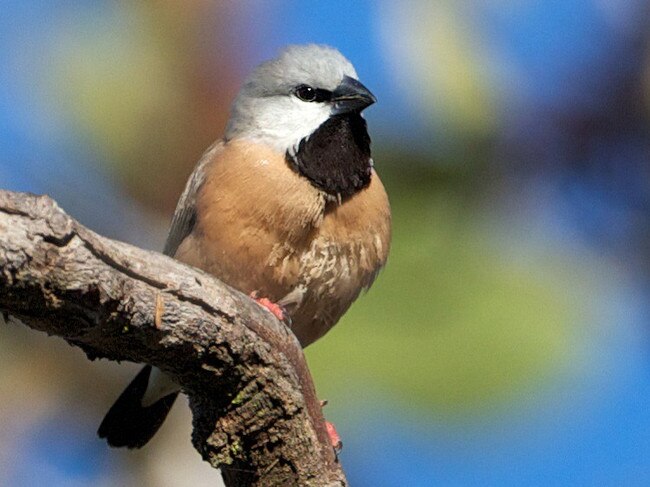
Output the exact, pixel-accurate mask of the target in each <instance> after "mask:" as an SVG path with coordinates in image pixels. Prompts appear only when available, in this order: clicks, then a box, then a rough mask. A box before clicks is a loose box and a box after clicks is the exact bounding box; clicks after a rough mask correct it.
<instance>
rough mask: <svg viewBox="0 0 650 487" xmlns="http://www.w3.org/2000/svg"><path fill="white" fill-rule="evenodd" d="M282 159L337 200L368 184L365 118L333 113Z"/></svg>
mask: <svg viewBox="0 0 650 487" xmlns="http://www.w3.org/2000/svg"><path fill="white" fill-rule="evenodd" d="M286 158H287V162H288V163H289V165H290V166H291V167H292V169H294V170H295V171H296V172H298V173H299V174H300V175H301V176H303V177H305V178H307V179H308V180H309V181H310V182H311V184H312V185H314V186H315V187H316V188H318V189H320V190H321V191H324V192H325V193H327V194H329V195H331V196H332V197H334V198H337V199H339V200H340V199H342V198H347V197H349V196H352V195H353V194H355V193H356V192H358V191H360V190H361V189H363V188H365V187H366V186H368V184H369V183H370V177H371V174H372V160H371V158H370V136H369V135H368V130H367V128H366V121H365V120H364V119H363V117H361V115H360V114H359V113H348V114H345V115H337V116H333V117H331V118H329V119H328V120H327V121H325V122H324V123H323V124H322V125H321V126H320V127H318V128H317V129H316V130H315V131H314V132H313V133H312V134H311V135H310V136H309V137H306V138H304V139H302V140H301V141H300V144H299V145H298V149H297V150H296V151H295V153H294V154H290V153H287V156H286Z"/></svg>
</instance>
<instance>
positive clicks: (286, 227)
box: [98, 44, 391, 448]
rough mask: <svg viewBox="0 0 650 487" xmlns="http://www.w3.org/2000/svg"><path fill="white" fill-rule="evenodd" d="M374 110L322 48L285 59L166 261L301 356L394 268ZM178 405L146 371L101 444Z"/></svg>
mask: <svg viewBox="0 0 650 487" xmlns="http://www.w3.org/2000/svg"><path fill="white" fill-rule="evenodd" d="M375 102H376V98H375V96H374V95H373V94H372V93H371V92H370V90H368V88H366V87H365V86H364V85H363V84H362V83H361V82H360V81H359V79H358V75H357V73H356V71H355V69H354V67H353V65H352V64H351V63H350V61H348V60H347V59H346V58H345V57H344V56H343V55H342V54H341V53H340V52H339V51H338V50H337V49H335V48H333V47H330V46H326V45H320V44H307V45H292V46H288V47H286V48H285V49H283V50H282V51H281V52H280V54H279V55H278V56H277V57H276V58H275V59H272V60H270V61H266V62H264V63H262V64H260V65H259V66H257V68H255V69H254V70H253V71H252V73H251V74H250V75H249V76H248V78H246V80H245V81H244V83H243V85H242V87H241V89H240V91H239V93H238V94H237V96H236V97H235V100H234V102H233V104H232V106H231V111H230V117H229V120H228V123H227V125H226V128H225V132H224V135H223V137H222V138H221V139H219V140H217V142H215V143H214V144H213V145H212V146H211V147H210V148H209V149H208V150H207V151H206V152H205V154H204V155H203V156H202V157H201V158H200V160H199V162H198V163H197V165H196V166H195V168H194V170H193V172H192V174H191V175H190V177H189V180H188V182H187V184H186V186H185V189H184V191H183V193H182V195H181V197H180V199H179V202H178V205H177V207H176V210H175V212H174V216H173V218H172V223H171V228H170V231H169V234H168V237H167V241H166V243H165V247H164V251H163V252H164V253H165V254H167V255H169V256H172V257H174V258H175V259H177V260H179V261H181V262H184V263H185V264H188V265H191V266H194V267H197V268H199V269H201V270H203V271H206V272H207V273H209V274H212V275H214V276H215V277H217V278H218V279H220V280H221V281H223V282H225V283H226V284H228V285H230V286H231V287H234V288H235V289H237V290H239V291H241V292H243V293H246V294H249V295H250V296H251V297H253V298H254V299H255V300H256V301H257V302H258V303H259V304H260V305H262V306H264V307H265V308H266V309H268V310H269V311H270V312H272V313H273V314H274V315H276V316H277V317H278V318H279V319H284V321H285V323H286V324H287V326H289V327H290V328H291V330H292V331H293V333H295V335H296V337H297V338H298V340H299V342H300V344H301V346H302V347H306V346H308V345H310V344H311V343H313V342H314V341H316V340H317V339H319V338H320V337H322V336H323V335H324V334H325V333H326V332H327V331H328V330H329V329H330V328H331V327H332V326H334V325H335V324H336V322H337V321H338V320H339V318H340V317H341V316H342V315H343V314H344V313H345V312H346V311H347V309H348V308H349V307H350V305H351V304H352V302H353V301H355V300H356V298H357V297H358V296H359V294H360V293H361V292H362V291H363V290H367V289H368V288H369V287H370V286H371V285H372V283H373V282H374V281H375V278H376V277H377V274H378V273H379V271H380V270H381V269H382V268H383V267H384V265H385V263H386V260H387V258H388V253H389V248H390V241H391V212H390V204H389V201H388V196H387V194H386V191H385V189H384V186H383V184H382V182H381V180H380V179H379V176H378V175H377V172H376V171H375V168H374V163H373V159H372V157H371V150H370V143H371V141H370V136H369V135H368V130H367V123H366V120H365V118H364V117H363V115H362V111H363V110H364V109H366V108H367V107H369V106H370V105H372V104H373V103H375ZM179 392H180V386H179V385H178V384H176V383H175V382H174V381H173V380H172V379H171V378H170V377H168V376H166V375H165V374H164V373H163V372H161V371H160V370H159V369H157V368H153V367H151V366H150V365H146V366H145V367H144V368H142V369H141V371H140V372H139V373H138V374H137V375H136V377H135V378H134V379H133V381H132V382H131V383H130V384H129V385H128V387H127V388H126V389H125V391H124V392H123V393H122V394H121V395H120V396H119V398H118V399H117V401H116V402H115V404H114V405H113V406H112V407H111V408H110V410H109V411H108V413H107V414H106V416H105V418H104V420H103V421H102V423H101V425H100V427H99V430H98V434H99V436H100V437H101V438H104V439H106V441H107V442H108V444H109V445H110V446H113V447H127V448H140V447H142V446H144V445H145V444H146V443H147V442H148V441H149V440H150V439H151V438H152V437H153V436H154V434H155V433H156V431H157V430H158V429H159V428H160V426H161V425H162V423H163V421H164V419H165V417H166V416H167V414H168V412H169V410H170V408H171V407H172V405H173V403H174V401H175V399H176V397H177V396H178V394H179Z"/></svg>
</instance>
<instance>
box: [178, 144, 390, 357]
mask: <svg viewBox="0 0 650 487" xmlns="http://www.w3.org/2000/svg"><path fill="white" fill-rule="evenodd" d="M206 157H207V158H208V160H207V161H206V162H205V166H204V168H203V170H204V182H203V184H202V186H201V187H200V189H199V190H198V191H197V198H196V213H197V219H196V223H195V225H194V228H193V230H192V232H191V233H190V234H189V235H188V236H187V237H186V238H185V239H184V240H183V241H182V242H181V244H180V246H179V248H178V250H177V251H176V254H175V257H176V258H177V259H179V260H181V261H183V262H186V263H187V264H190V265H193V266H195V267H198V268H201V269H203V270H205V271H206V272H208V273H210V274H213V275H215V276H217V277H218V278H220V279H221V280H223V281H225V282H226V283H228V284H230V285H231V286H233V287H235V288H237V289H239V290H241V291H243V292H246V293H250V292H253V291H258V292H259V294H260V295H262V296H266V297H269V298H270V299H271V300H273V301H280V302H283V299H285V298H287V296H289V297H288V298H287V300H288V301H289V302H286V303H285V304H286V305H287V307H288V308H289V310H290V313H289V314H290V316H291V320H292V329H293V331H294V332H295V333H296V335H297V336H298V338H299V339H300V342H301V343H302V344H303V346H306V345H308V344H309V343H312V342H313V341H314V340H316V339H318V338H319V337H321V336H322V335H323V334H324V333H325V332H326V331H327V330H329V328H331V327H332V326H333V325H334V324H335V323H336V321H338V319H339V318H340V317H341V315H342V314H343V313H344V312H345V311H346V310H347V308H348V307H349V306H350V304H351V303H352V302H353V301H354V299H356V297H357V296H358V295H359V292H360V291H361V290H362V289H364V288H367V287H368V286H370V284H371V283H372V281H373V280H374V278H375V276H376V274H377V272H378V270H379V269H380V268H381V267H382V266H383V265H384V263H385V262H386V258H387V255H388V249H389V245H390V208H389V205H388V198H387V196H386V192H385V191H384V188H383V185H382V184H381V181H380V180H379V177H378V176H377V174H375V173H373V175H372V178H371V181H370V184H369V185H368V186H367V187H366V188H364V189H362V190H361V191H359V192H357V193H355V194H354V195H352V196H351V197H348V198H346V199H344V200H342V201H341V202H340V204H339V202H338V201H337V200H333V199H332V198H329V197H328V196H327V195H326V194H325V193H324V192H323V191H321V190H319V189H317V188H316V187H314V186H313V185H312V184H311V183H310V182H309V181H308V180H307V179H306V178H304V177H302V176H300V175H299V174H297V173H296V172H295V171H294V170H293V169H292V168H291V167H290V166H289V164H288V163H287V160H286V158H285V155H284V154H281V153H278V151H277V150H274V149H272V148H269V147H267V146H265V145H262V144H256V143H253V142H250V141H246V140H239V141H231V142H229V143H227V144H218V145H216V146H215V147H214V148H213V149H212V150H211V151H210V152H209V153H208V154H206Z"/></svg>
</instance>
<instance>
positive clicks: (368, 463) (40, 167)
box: [0, 0, 650, 487]
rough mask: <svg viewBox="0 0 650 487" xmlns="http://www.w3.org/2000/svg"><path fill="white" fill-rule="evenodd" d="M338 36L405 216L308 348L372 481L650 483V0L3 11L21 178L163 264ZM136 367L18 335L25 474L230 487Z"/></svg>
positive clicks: (5, 157) (10, 337)
mask: <svg viewBox="0 0 650 487" xmlns="http://www.w3.org/2000/svg"><path fill="white" fill-rule="evenodd" d="M305 42H317V43H326V44H330V45H332V46H335V47H337V48H339V49H340V50H341V51H342V52H343V53H344V54H345V55H346V56H347V57H348V58H349V59H350V60H351V61H352V62H353V64H354V65H355V66H356V68H357V71H358V73H359V75H360V78H361V80H362V81H363V82H364V84H366V85H367V86H368V87H369V88H370V89H371V90H372V91H373V92H374V93H375V94H376V95H377V98H378V99H379V102H378V103H377V104H376V105H374V106H373V107H371V108H370V109H369V110H368V111H367V112H366V118H367V120H368V122H369V126H370V132H371V135H372V137H373V150H374V160H375V162H376V167H377V168H378V171H379V173H380V174H381V176H382V179H383V180H384V181H385V185H386V186H387V189H388V192H389V195H390V198H391V203H392V207H393V213H394V242H393V247H392V251H391V256H390V260H389V263H388V266H387V267H386V269H385V270H384V271H383V272H382V274H381V276H380V278H379V279H378V281H377V282H376V284H375V286H374V287H373V288H372V290H371V291H370V292H369V293H368V294H367V295H366V296H364V297H362V298H361V299H360V300H359V301H358V302H357V303H356V304H355V305H354V306H353V308H352V309H351V311H350V312H349V313H348V314H347V315H346V316H345V317H344V318H343V319H342V321H341V323H340V324H339V325H338V326H337V327H336V328H334V330H333V331H332V332H330V333H329V334H328V335H327V336H326V337H325V338H324V339H323V340H321V341H319V342H318V343H317V344H315V345H313V346H312V347H310V348H309V349H308V350H307V355H308V360H309V362H310V364H311V367H312V371H313V374H314V378H315V381H316V385H317V388H318V391H319V395H320V396H321V397H322V398H327V399H329V405H328V406H327V407H326V410H325V414H326V416H327V418H328V419H329V420H330V421H332V422H334V423H335V424H336V425H337V428H338V431H339V433H340V434H341V436H342V437H343V441H344V445H345V446H344V449H343V452H342V454H341V461H342V462H343V465H344V467H345V469H346V472H347V474H348V478H349V480H350V481H351V484H352V485H354V486H373V487H383V486H397V485H399V486H429V485H444V486H464V485H480V486H508V485H512V486H519V485H528V486H534V485H540V486H545V485H572V486H573V485H576V486H581V485H585V486H586V485H590V486H591V485H616V486H619V485H626V486H627V485H639V486H641V485H650V340H649V334H648V331H649V329H650V328H649V323H650V320H649V319H648V318H649V316H650V307H649V303H650V9H649V5H648V2H646V1H642V0H543V1H542V0H538V1H534V0H436V1H427V0H420V1H418V0H412V1H404V2H392V1H390V0H375V1H370V0H361V1H355V2H347V1H343V0H328V1H327V2H325V1H323V2H309V3H305V2H299V1H289V0H286V1H263V0H259V1H241V2H230V1H214V0H210V1H208V0H188V1H184V2H180V1H170V0H167V1H163V0H159V1H153V0H149V1H139V2H130V1H126V0H124V1H117V0H114V1H100V0H85V1H62V0H61V1H55V2H52V1H44V0H31V1H25V0H0V187H2V188H5V189H12V190H20V191H32V192H36V193H47V194H50V195H51V196H52V197H54V198H55V199H56V200H57V201H58V202H59V204H60V205H61V206H62V207H63V208H64V209H65V210H66V211H67V212H69V213H70V214H72V215H73V216H74V217H76V218H78V219H79V220H80V221H81V222H82V223H84V224H85V225H87V226H88V227H90V228H91V229H93V230H95V231H97V232H99V233H101V234H104V235H107V236H110V237H113V238H117V239H120V240H124V241H127V242H131V243H133V244H136V245H139V246H142V247H146V248H151V249H161V248H162V245H163V242H164V238H165V234H166V230H167V227H168V224H169V221H170V218H171V214H172V212H173V208H174V206H175V203H176V200H177V198H178V196H179V194H180V192H181V190H182V187H183V185H184V184H185V180H186V178H187V176H188V175H189V173H190V171H191V169H192V167H193V165H194V163H195V162H196V161H197V160H198V158H199V157H200V155H201V153H202V151H203V150H204V149H205V148H207V147H208V146H209V145H210V144H211V142H212V141H213V140H215V139H216V138H218V137H220V135H221V133H222V130H223V127H224V124H225V121H226V119H227V116H228V110H229V105H230V102H231V100H232V99H233V97H234V95H235V94H236V92H237V89H238V86H239V85H240V83H241V81H242V79H243V78H244V77H245V76H246V74H247V73H248V72H249V71H250V70H251V68H252V67H253V66H255V65H256V64H258V63H259V62H261V61H263V60H266V59H268V58H270V57H273V56H275V54H276V53H277V52H278V50H279V49H280V48H281V47H282V46H284V45H286V44H290V43H305ZM137 368H138V367H137V366H135V365H133V364H121V365H118V364H115V363H110V362H107V361H97V362H89V361H87V360H86V359H85V356H84V355H83V354H82V353H81V352H80V351H78V350H77V349H73V348H71V347H69V346H67V345H66V344H65V343H63V342H62V341H61V340H59V339H56V338H47V337H45V336H44V335H42V334H38V333H36V332H32V331H30V330H28V329H26V328H24V327H21V326H18V325H14V324H6V325H2V326H0V418H1V419H0V485H3V486H4V485H7V486H36V485H45V483H47V485H49V486H55V487H58V486H86V485H97V486H117V485H120V486H130V485H134V486H135V485H138V486H186V485H188V486H189V485H192V486H204V485H205V486H208V485H211V486H214V485H218V483H217V482H218V481H217V478H218V474H217V472H216V471H214V470H212V469H211V468H210V467H209V465H208V464H206V463H204V462H202V461H201V459H200V457H199V455H198V454H197V453H196V452H195V451H194V450H193V449H192V447H191V443H190V414H189V411H188V408H187V406H186V402H185V401H184V400H183V401H179V402H178V403H177V405H176V406H175V407H174V409H173V411H172V414H171V418H170V419H171V420H170V421H167V423H166V424H165V425H164V426H163V428H162V430H161V431H160V433H159V434H158V435H157V436H156V437H155V439H154V440H153V441H152V442H151V444H150V445H148V446H147V447H146V448H145V449H144V450H142V451H139V452H123V451H118V450H111V449H108V448H107V446H106V445H105V444H104V443H103V442H102V441H100V440H99V439H98V438H96V437H95V431H96V428H97V426H98V425H99V423H100V421H101V419H102V417H103V414H104V413H105V411H106V410H107V408H108V407H109V406H110V404H111V403H112V401H113V400H114V399H115V397H116V396H117V394H118V393H119V392H120V390H121V389H122V388H123V386H124V385H125V384H126V383H127V382H128V381H129V380H130V378H131V376H132V375H133V373H134V371H135V370H137Z"/></svg>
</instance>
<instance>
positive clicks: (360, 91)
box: [331, 76, 377, 115]
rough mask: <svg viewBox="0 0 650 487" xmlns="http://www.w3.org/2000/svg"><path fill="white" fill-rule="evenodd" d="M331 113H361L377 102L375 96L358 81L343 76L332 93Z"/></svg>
mask: <svg viewBox="0 0 650 487" xmlns="http://www.w3.org/2000/svg"><path fill="white" fill-rule="evenodd" d="M331 101H332V103H333V105H334V106H333V107H332V113H333V114H334V115H341V114H343V113H348V112H354V111H359V112H360V111H361V110H363V109H364V108H366V107H369V106H370V105H372V104H373V103H375V102H376V101H377V98H375V95H373V94H372V93H370V90H369V89H368V88H366V87H365V86H363V85H362V84H361V83H360V82H359V81H358V80H356V79H354V78H350V77H349V76H344V77H343V80H342V81H341V84H339V85H338V86H337V87H336V89H335V90H334V91H333V92H332V100H331Z"/></svg>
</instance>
